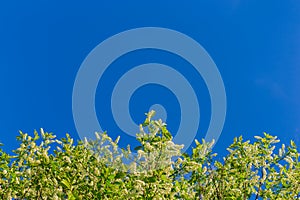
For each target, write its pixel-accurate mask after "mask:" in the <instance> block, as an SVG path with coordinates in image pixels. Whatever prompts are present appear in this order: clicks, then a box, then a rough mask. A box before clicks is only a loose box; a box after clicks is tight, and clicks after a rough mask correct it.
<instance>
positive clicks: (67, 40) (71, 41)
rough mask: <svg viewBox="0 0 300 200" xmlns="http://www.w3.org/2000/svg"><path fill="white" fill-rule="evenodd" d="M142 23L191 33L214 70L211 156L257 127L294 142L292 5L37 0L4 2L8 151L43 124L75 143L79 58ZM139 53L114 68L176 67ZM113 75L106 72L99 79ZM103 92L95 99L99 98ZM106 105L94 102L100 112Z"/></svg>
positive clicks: (297, 105)
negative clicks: (215, 128)
mask: <svg viewBox="0 0 300 200" xmlns="http://www.w3.org/2000/svg"><path fill="white" fill-rule="evenodd" d="M147 26H153V27H165V28H169V29H173V30H177V31H179V32H182V33H184V34H186V35H188V36H190V37H192V38H193V39H194V40H196V41H197V42H199V43H200V44H201V45H202V46H203V47H204V48H205V49H206V51H207V52H208V53H209V54H210V56H211V57H212V58H213V60H214V61H215V63H216V65H217V66H218V69H219V71H220V73H221V75H222V78H223V81H224V85H225V88H226V94H227V117H226V122H225V126H224V129H223V132H222V135H221V137H220V139H219V141H218V143H217V145H216V147H215V150H216V151H221V152H224V149H225V147H226V146H228V145H229V144H230V143H231V142H232V139H233V137H234V136H239V135H241V134H242V135H243V136H244V137H245V138H253V136H254V135H260V134H262V132H263V131H266V132H268V133H270V134H273V135H278V136H279V138H280V139H281V140H282V141H283V142H288V141H289V140H290V139H293V140H295V141H297V143H298V144H299V143H300V95H299V91H300V79H299V75H300V37H299V36H300V3H299V2H298V1H292V0H286V1H276V0H275V1H254V0H253V1H239V0H228V1H216V0H211V1H199V0H197V1H196V0H195V1H188V2H183V1H163V2H162V1H148V2H143V1H136V0H133V1H127V2H125V1H124V2H123V1H101V2H99V1H89V2H83V1H80V2H79V1H64V2H61V1H46V0H43V1H26V2H24V1H7V2H1V3H0V91H1V98H0V103H1V104H0V108H1V112H0V141H1V142H2V143H4V144H5V146H4V149H6V150H11V149H13V148H16V147H17V143H16V140H15V137H16V136H17V135H18V130H23V131H24V132H30V133H32V132H33V130H34V129H39V128H41V127H43V128H44V129H45V130H46V131H51V132H54V133H55V134H56V135H57V136H58V137H62V136H63V135H64V134H65V133H66V132H69V133H70V134H71V135H72V136H73V137H75V138H78V135H77V132H76V128H75V125H74V122H73V116H72V89H73V84H74V80H75V77H76V73H77V71H78V69H79V67H80V65H81V63H82V61H83V60H84V59H85V57H86V56H87V55H88V53H89V52H90V51H91V50H92V49H93V48H94V47H96V46H97V45H98V44H99V43H100V42H102V41H104V40H105V39H107V38H108V37H110V36H112V35H114V34H117V33H119V32H122V31H125V30H128V29H132V28H138V27H147ZM136 53H137V54H136V56H134V55H129V57H128V58H124V60H122V61H120V62H121V63H122V64H124V63H125V64H126V62H128V63H131V62H138V63H143V62H144V61H145V60H151V59H153V58H155V59H158V58H159V59H161V60H163V59H165V62H166V63H168V64H170V65H172V64H176V62H175V61H172V58H171V57H170V56H169V55H164V54H163V53H162V54H160V55H158V52H136ZM147 53H149V54H148V57H147ZM149 55H152V56H149ZM174 59H176V58H174ZM114 72H116V71H113V72H111V73H112V74H113V73H114ZM109 77H112V75H110V76H108V77H107V78H106V79H105V80H110V78H109ZM199 84H201V83H199ZM202 84H203V83H202ZM104 87H106V86H105V85H104ZM107 87H109V84H108V85H107ZM144 89H145V90H146V89H147V88H144ZM148 89H149V88H148ZM150 89H151V88H150ZM152 91H157V93H158V95H157V96H160V95H161V94H163V93H164V92H163V88H159V87H156V86H153V88H152ZM139 92H140V91H138V92H137V93H136V94H135V95H136V99H135V101H134V105H136V106H133V108H131V109H132V111H133V112H134V113H133V118H134V119H136V121H140V120H142V118H143V113H144V112H145V111H144V110H145V109H147V105H148V104H150V103H151V102H155V101H157V99H155V98H154V99H152V100H149V102H146V103H143V101H142V99H143V98H144V97H143V95H142V92H140V93H139ZM160 92H162V93H160ZM202 92H203V96H204V98H203V99H202V100H201V109H202V110H203V111H202V112H203V113H201V115H202V116H203V117H202V118H201V120H202V121H201V127H202V129H203V130H199V132H200V133H199V134H198V135H197V138H201V137H203V134H202V135H201V133H203V132H205V129H207V126H208V123H209V119H210V116H209V114H210V110H209V106H210V103H209V99H207V97H205V94H207V91H206V90H205V89H203V91H201V92H200V93H201V95H202ZM167 93H168V92H165V93H164V94H166V95H167V96H168V95H169V94H167ZM102 95H103V96H105V94H103V93H101V94H100V93H97V95H96V99H101V98H102ZM154 96H155V95H154ZM171 96H172V95H171ZM99 104H100V103H99ZM173 104H174V107H172V106H169V107H170V108H169V109H170V112H172V110H173V109H176V108H178V107H176V105H175V104H176V101H175V100H174V102H173V103H172V102H171V103H170V105H173ZM97 105H98V104H97ZM103 106H104V107H105V106H106V105H101V104H100V105H99V106H97V109H98V110H97V112H98V114H99V112H100V111H101V109H102V108H101V107H103ZM101 116H103V115H101ZM105 120H106V122H105ZM103 123H106V126H104V127H105V128H106V129H108V132H109V134H111V135H112V136H113V137H115V136H116V135H121V140H122V133H121V132H119V131H118V130H119V129H117V128H114V127H113V125H111V124H110V123H111V122H109V117H107V118H106V119H104V122H103ZM176 123H178V116H177V117H176V112H174V116H173V117H172V118H170V119H169V121H168V124H169V125H170V127H171V129H172V128H174V129H176ZM116 132H117V133H116ZM124 137H125V138H126V137H127V136H125V135H124ZM129 139H130V138H129ZM127 141H128V140H127Z"/></svg>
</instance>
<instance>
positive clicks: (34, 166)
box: [0, 111, 300, 200]
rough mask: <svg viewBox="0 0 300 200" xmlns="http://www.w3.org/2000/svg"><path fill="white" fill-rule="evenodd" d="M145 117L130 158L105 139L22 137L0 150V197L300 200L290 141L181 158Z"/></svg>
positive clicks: (239, 144)
mask: <svg viewBox="0 0 300 200" xmlns="http://www.w3.org/2000/svg"><path fill="white" fill-rule="evenodd" d="M153 115H154V112H153V111H151V112H149V113H148V114H147V118H146V120H145V122H144V123H143V124H142V125H141V126H140V133H138V134H137V140H138V141H139V143H140V146H137V147H136V148H135V150H134V151H133V152H136V153H133V152H132V151H131V147H130V146H129V145H128V147H127V149H121V148H119V146H118V141H119V139H120V138H119V137H118V138H117V139H116V140H115V141H113V140H112V139H111V138H110V137H109V136H108V135H107V134H106V133H96V139H95V140H89V141H88V140H85V141H78V142H77V144H75V143H74V140H73V139H72V138H71V137H70V135H68V134H66V137H65V138H62V139H60V140H59V139H56V136H55V135H53V134H52V133H46V132H44V131H43V129H41V131H40V133H38V132H37V131H35V132H34V135H33V136H30V135H28V134H26V133H23V132H20V135H19V136H18V137H17V139H18V141H19V142H20V146H19V148H17V149H16V150H14V155H9V154H8V153H6V152H4V151H3V150H2V149H0V156H1V157H0V199H12V198H15V199H70V200H73V199H74V200H75V199H209V200H210V199H249V198H254V199H258V198H263V199H300V162H299V153H298V151H297V147H296V145H295V143H294V142H293V141H291V143H290V145H289V146H288V147H286V146H285V145H284V144H283V145H282V146H281V148H279V149H278V150H275V144H276V143H278V142H279V140H277V137H274V136H271V135H269V134H267V133H264V135H263V136H262V137H260V136H256V137H255V139H256V140H255V142H254V143H250V141H244V140H243V138H242V137H239V138H234V141H233V143H232V144H231V145H230V146H229V147H228V154H227V156H226V157H224V158H223V160H222V161H218V159H217V158H216V154H215V153H213V151H212V147H213V141H212V142H206V141H204V140H202V142H199V141H197V140H195V143H196V147H195V148H193V150H192V153H191V154H190V155H189V154H186V153H183V154H181V150H182V148H183V145H178V144H174V143H173V142H172V135H171V134H170V132H169V131H168V130H167V127H166V124H165V123H163V122H162V121H161V120H152V119H151V118H152V116H153Z"/></svg>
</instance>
